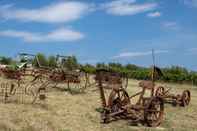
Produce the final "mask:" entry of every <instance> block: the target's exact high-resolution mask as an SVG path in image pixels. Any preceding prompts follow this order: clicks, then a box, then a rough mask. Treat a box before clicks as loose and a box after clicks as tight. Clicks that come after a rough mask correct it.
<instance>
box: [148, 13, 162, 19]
mask: <svg viewBox="0 0 197 131" xmlns="http://www.w3.org/2000/svg"><path fill="white" fill-rule="evenodd" d="M147 16H148V17H150V18H155V17H160V16H161V13H160V12H158V11H156V12H151V13H148V14H147Z"/></svg>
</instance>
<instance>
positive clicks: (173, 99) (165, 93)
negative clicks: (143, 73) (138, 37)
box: [152, 51, 191, 107]
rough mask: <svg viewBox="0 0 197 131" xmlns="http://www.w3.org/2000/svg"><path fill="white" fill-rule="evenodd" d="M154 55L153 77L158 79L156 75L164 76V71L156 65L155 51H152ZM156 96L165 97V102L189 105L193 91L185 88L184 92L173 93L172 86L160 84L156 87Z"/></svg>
mask: <svg viewBox="0 0 197 131" xmlns="http://www.w3.org/2000/svg"><path fill="white" fill-rule="evenodd" d="M152 55H153V64H154V66H153V71H152V79H156V76H158V75H159V76H164V74H163V73H162V71H161V70H160V69H159V68H158V67H156V66H155V56H154V51H152ZM155 88H156V89H155V93H154V94H155V96H156V97H160V98H162V99H163V101H164V102H165V103H170V104H172V105H174V106H176V105H179V106H183V107H185V106H188V105H189V103H190V100H191V93H190V91H189V90H184V91H183V92H182V94H176V95H175V94H173V93H170V90H171V88H167V87H164V86H158V87H155Z"/></svg>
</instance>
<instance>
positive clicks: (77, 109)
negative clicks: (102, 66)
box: [0, 80, 197, 131]
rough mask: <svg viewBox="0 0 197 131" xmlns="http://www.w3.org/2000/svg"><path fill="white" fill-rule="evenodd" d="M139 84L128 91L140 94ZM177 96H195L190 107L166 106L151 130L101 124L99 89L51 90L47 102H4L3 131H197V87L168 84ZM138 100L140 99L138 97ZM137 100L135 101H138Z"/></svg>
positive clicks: (125, 124)
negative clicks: (74, 92)
mask: <svg viewBox="0 0 197 131" xmlns="http://www.w3.org/2000/svg"><path fill="white" fill-rule="evenodd" d="M137 85H138V81H135V80H130V81H129V87H128V92H129V94H130V95H131V94H134V93H136V92H137V91H140V87H138V86H137ZM162 85H166V86H168V87H172V92H173V93H182V91H183V90H184V89H189V90H190V91H191V93H192V100H191V104H190V105H189V106H188V107H185V108H183V107H173V106H171V105H165V117H164V121H163V123H162V124H161V126H159V127H157V128H148V127H144V126H143V125H141V124H139V125H138V126H131V125H129V123H128V121H125V120H119V121H115V122H111V123H109V124H101V123H100V113H99V112H98V111H96V110H97V109H99V107H100V97H99V92H98V90H96V91H95V89H96V87H89V88H88V89H87V90H86V91H85V92H86V93H82V94H77V95H72V94H70V93H69V92H66V91H60V90H58V89H55V88H54V89H52V90H49V92H48V93H47V99H46V101H45V102H41V101H37V103H36V104H34V105H31V104H16V103H8V104H4V103H2V102H1V101H0V131H195V130H197V87H192V86H189V85H179V84H166V83H163V84H162ZM136 99H137V98H136ZM136 99H132V102H135V101H136Z"/></svg>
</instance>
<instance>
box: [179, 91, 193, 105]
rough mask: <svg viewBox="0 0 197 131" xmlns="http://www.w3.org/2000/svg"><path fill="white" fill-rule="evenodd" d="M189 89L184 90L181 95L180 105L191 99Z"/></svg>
mask: <svg viewBox="0 0 197 131" xmlns="http://www.w3.org/2000/svg"><path fill="white" fill-rule="evenodd" d="M190 95H191V94H190V91H189V90H184V91H183V94H182V97H181V102H182V103H181V106H188V105H189V103H190V100H191V96H190Z"/></svg>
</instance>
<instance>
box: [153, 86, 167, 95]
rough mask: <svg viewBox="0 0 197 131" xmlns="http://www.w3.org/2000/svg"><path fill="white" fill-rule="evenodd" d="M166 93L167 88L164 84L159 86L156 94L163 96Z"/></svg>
mask: <svg viewBox="0 0 197 131" xmlns="http://www.w3.org/2000/svg"><path fill="white" fill-rule="evenodd" d="M164 93H165V89H164V87H163V86H159V87H157V90H156V92H155V96H157V97H159V96H163V95H164Z"/></svg>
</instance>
